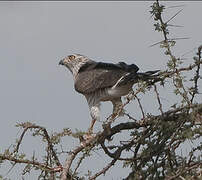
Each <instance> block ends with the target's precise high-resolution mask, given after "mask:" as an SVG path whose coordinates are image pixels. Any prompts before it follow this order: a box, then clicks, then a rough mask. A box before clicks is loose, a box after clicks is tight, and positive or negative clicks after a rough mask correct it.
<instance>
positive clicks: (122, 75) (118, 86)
mask: <svg viewBox="0 0 202 180" xmlns="http://www.w3.org/2000/svg"><path fill="white" fill-rule="evenodd" d="M59 64H60V65H64V66H65V67H67V68H68V69H69V70H70V71H71V73H72V74H73V78H74V88H75V90H76V91H77V92H79V93H81V94H83V95H84V96H85V97H86V100H87V102H88V106H89V109H90V115H91V117H92V121H91V125H90V128H89V132H92V130H93V125H94V123H95V121H96V120H99V119H100V114H99V113H100V102H101V101H111V102H112V104H113V114H116V113H117V112H118V111H119V110H120V107H122V101H121V96H125V95H127V94H128V93H129V92H130V91H131V90H132V86H133V85H134V84H135V83H137V82H138V81H139V80H143V81H147V80H149V79H152V78H153V77H154V74H155V73H156V72H158V70H157V71H147V72H145V73H138V72H137V71H138V70H139V68H138V67H137V66H136V65H135V64H131V65H128V64H126V63H125V62H119V63H117V64H113V63H104V62H96V61H94V60H91V59H89V58H88V57H86V56H83V55H80V54H72V55H69V56H67V57H65V58H64V59H62V60H61V61H60V62H59Z"/></svg>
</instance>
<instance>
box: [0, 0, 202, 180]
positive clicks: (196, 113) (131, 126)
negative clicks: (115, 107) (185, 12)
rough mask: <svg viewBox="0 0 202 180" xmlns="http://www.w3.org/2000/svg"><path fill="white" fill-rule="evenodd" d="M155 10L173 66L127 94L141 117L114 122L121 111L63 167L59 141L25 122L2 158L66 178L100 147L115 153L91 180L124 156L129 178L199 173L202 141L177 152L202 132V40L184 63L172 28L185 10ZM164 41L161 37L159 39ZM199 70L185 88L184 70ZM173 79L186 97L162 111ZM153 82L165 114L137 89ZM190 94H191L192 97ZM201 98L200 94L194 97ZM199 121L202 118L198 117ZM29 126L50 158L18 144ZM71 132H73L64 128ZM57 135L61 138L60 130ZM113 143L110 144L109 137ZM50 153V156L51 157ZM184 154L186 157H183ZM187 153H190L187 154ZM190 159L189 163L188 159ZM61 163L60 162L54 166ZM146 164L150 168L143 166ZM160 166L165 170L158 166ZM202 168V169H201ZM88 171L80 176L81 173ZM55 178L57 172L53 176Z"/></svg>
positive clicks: (72, 178) (70, 179)
mask: <svg viewBox="0 0 202 180" xmlns="http://www.w3.org/2000/svg"><path fill="white" fill-rule="evenodd" d="M152 8H153V10H152V11H151V13H152V14H153V15H154V19H155V21H158V22H159V24H158V23H157V24H155V27H156V28H157V29H158V30H159V31H160V32H162V33H163V37H164V40H163V41H161V42H160V45H161V46H162V47H163V48H165V49H166V52H165V54H166V55H168V57H169V58H170V61H169V63H168V64H169V65H168V70H165V71H161V72H159V73H158V74H157V75H156V77H157V78H156V79H154V80H151V81H148V82H146V83H139V85H138V87H137V89H136V90H135V91H134V92H133V93H131V94H129V95H128V96H127V100H126V102H125V103H124V104H123V107H121V108H120V111H121V110H122V109H123V108H124V107H125V106H126V105H127V104H129V103H130V102H131V100H134V99H136V100H137V102H138V105H139V107H140V110H141V114H142V117H143V118H142V119H141V120H137V119H136V118H134V117H132V116H130V115H129V114H127V113H125V115H126V116H127V117H128V118H129V120H132V122H130V121H129V122H124V123H119V124H117V125H114V126H113V122H114V119H116V118H117V117H118V115H119V112H118V113H117V115H116V116H115V117H114V119H112V120H110V121H109V122H107V123H106V124H104V125H103V130H102V131H101V132H98V133H97V134H95V136H92V137H91V138H90V139H88V140H86V141H84V142H82V143H81V144H80V145H79V146H77V147H76V148H74V149H73V150H71V151H68V153H66V154H67V158H66V160H65V163H64V165H63V167H62V165H61V163H60V160H59V157H58V155H60V154H61V153H58V152H57V149H56V148H55V144H54V141H53V140H52V138H51V136H50V135H49V134H48V131H47V130H46V128H44V127H41V126H37V125H35V124H32V123H22V124H19V125H18V126H20V127H23V132H22V134H21V135H20V138H19V140H18V142H17V145H16V146H15V148H14V150H13V152H9V151H7V152H5V153H4V154H0V163H1V161H4V160H8V161H10V162H14V163H16V164H17V163H23V164H27V165H32V166H33V167H37V168H38V169H40V170H41V171H42V172H43V171H45V172H46V173H47V172H48V173H50V174H51V173H61V174H60V179H61V180H75V179H78V180H80V178H78V177H77V176H76V175H77V173H78V172H77V171H78V170H79V167H80V166H81V164H82V162H83V159H84V158H86V156H87V154H88V153H86V152H87V151H92V150H93V149H94V148H95V147H98V148H97V149H99V150H102V151H103V152H104V154H105V155H107V156H108V157H110V158H111V162H109V163H108V164H107V165H106V166H105V167H104V168H102V169H101V170H99V171H98V172H96V173H95V174H94V175H92V174H91V175H90V176H88V177H89V179H90V180H94V179H96V178H97V177H99V176H100V175H103V174H105V173H106V172H107V171H108V170H109V169H110V168H112V167H113V166H114V165H115V163H116V162H117V161H123V162H125V163H124V166H130V167H131V169H132V172H131V173H130V174H129V175H128V177H127V178H126V179H129V178H130V177H133V178H136V179H146V178H148V177H151V178H150V179H153V178H156V179H158V178H162V177H164V178H167V179H169V180H171V179H176V178H178V177H181V179H183V176H185V175H186V174H187V173H189V174H191V175H192V177H195V176H196V174H197V173H196V171H195V170H196V169H197V168H202V162H201V160H200V159H199V160H196V156H195V155H194V152H196V151H197V150H198V151H200V150H202V145H198V146H197V147H196V148H195V149H194V150H193V151H192V153H190V156H189V157H181V156H179V155H177V154H176V153H175V150H176V149H177V148H178V147H179V146H180V145H181V144H182V143H183V142H185V140H187V139H191V140H195V139H197V138H199V137H200V136H201V135H202V134H201V128H200V126H201V123H202V104H201V102H199V103H195V104H193V100H194V98H195V96H196V94H197V93H198V88H199V86H198V84H199V80H200V68H201V64H202V60H201V50H202V45H201V46H200V47H199V48H198V52H197V56H198V57H197V58H196V59H195V63H193V64H191V65H189V66H188V67H181V68H179V60H180V59H179V58H176V57H175V56H174V55H173V52H172V51H171V47H172V46H173V43H174V44H175V40H177V39H178V38H169V37H168V34H169V31H168V29H167V27H168V26H169V25H168V22H169V21H171V20H172V19H173V18H175V17H176V16H177V15H178V14H179V13H180V12H181V10H180V11H178V12H177V13H176V14H175V15H173V16H172V17H171V18H170V19H169V20H167V21H165V22H164V20H163V18H162V12H163V9H164V7H163V6H161V5H160V3H159V1H158V0H156V2H155V3H154V5H153V7H152ZM156 44H159V43H156ZM195 68H196V71H195V76H194V78H193V81H194V87H193V88H192V89H191V91H189V92H188V90H187V89H186V88H185V87H186V86H185V85H184V81H183V78H182V76H181V72H186V71H191V70H194V69H195ZM167 79H172V83H173V84H174V86H175V88H176V89H178V90H179V95H181V97H182V99H183V101H184V102H186V103H184V102H182V103H181V105H180V106H179V107H175V108H174V109H169V110H168V111H165V112H164V111H163V104H162V102H161V99H160V91H159V90H158V86H157V85H158V84H157V83H158V82H160V85H164V84H165V80H167ZM152 86H153V87H154V92H155V94H156V99H157V101H158V104H159V110H160V115H152V114H146V113H145V111H144V107H143V106H142V104H141V102H140V99H139V98H138V96H137V95H138V94H139V93H142V92H145V91H146V89H147V90H148V89H150V88H151V87H152ZM190 96H191V97H190ZM195 99H196V98H195ZM196 122H197V123H196ZM28 130H35V134H37V135H40V136H42V137H43V140H45V141H46V142H47V148H46V151H47V154H48V155H47V158H46V160H45V162H39V161H38V160H37V159H35V158H34V157H33V158H32V160H28V159H25V158H24V157H23V158H22V157H20V155H19V149H20V145H21V144H22V141H23V138H24V137H25V134H26V133H27V131H28ZM123 131H125V132H129V133H130V138H129V139H124V141H120V142H119V144H118V145H116V143H115V142H114V141H113V137H114V136H116V135H119V134H120V135H122V132H123ZM65 135H70V134H68V133H67V134H65ZM65 135H63V136H65ZM58 137H59V138H61V137H62V136H60V135H59V134H58ZM107 142H108V143H111V144H112V145H111V146H110V145H109V146H108V145H106V143H107ZM126 152H132V155H131V154H130V155H128V156H127V157H124V154H125V153H126ZM81 153H82V156H81V158H80V159H79V160H78V161H77V164H76V163H75V161H76V159H77V157H78V155H79V154H81ZM48 156H51V157H48ZM52 157H53V159H54V163H53V164H52V163H50V162H48V160H49V159H48V158H50V159H51V158H52ZM183 158H184V159H183ZM186 158H187V159H186ZM185 162H188V163H185ZM74 164H76V167H75V169H74V171H73V173H72V169H73V168H72V166H73V165H74ZM54 165H56V167H53V166H54ZM144 169H146V170H144ZM159 169H161V171H159ZM200 173H201V172H200ZM82 178H83V177H81V179H82ZM53 179H54V176H53Z"/></svg>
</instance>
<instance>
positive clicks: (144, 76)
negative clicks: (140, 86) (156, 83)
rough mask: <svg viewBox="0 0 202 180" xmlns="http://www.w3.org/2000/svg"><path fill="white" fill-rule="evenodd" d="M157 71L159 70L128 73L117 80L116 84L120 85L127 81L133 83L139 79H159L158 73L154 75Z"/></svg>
mask: <svg viewBox="0 0 202 180" xmlns="http://www.w3.org/2000/svg"><path fill="white" fill-rule="evenodd" d="M159 71H160V70H156V71H147V72H144V73H128V74H126V75H125V76H124V77H123V78H122V79H121V80H120V81H119V83H118V84H117V85H119V86H121V85H125V84H128V83H134V84H135V83H137V82H138V81H139V80H142V81H148V80H155V79H159V78H158V75H156V73H157V72H159Z"/></svg>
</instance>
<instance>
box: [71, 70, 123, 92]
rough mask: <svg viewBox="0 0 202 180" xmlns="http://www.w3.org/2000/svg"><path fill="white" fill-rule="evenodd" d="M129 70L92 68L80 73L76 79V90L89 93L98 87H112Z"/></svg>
mask: <svg viewBox="0 0 202 180" xmlns="http://www.w3.org/2000/svg"><path fill="white" fill-rule="evenodd" d="M125 74H127V72H125V71H123V70H121V69H114V70H113V69H102V68H100V69H91V70H88V71H82V72H80V73H78V75H77V77H76V79H75V84H74V86H75V90H76V91H77V92H80V93H82V94H88V93H92V92H95V91H97V90H98V89H103V88H108V87H112V86H113V85H115V84H116V82H117V81H118V80H119V79H120V78H121V77H122V76H123V75H125Z"/></svg>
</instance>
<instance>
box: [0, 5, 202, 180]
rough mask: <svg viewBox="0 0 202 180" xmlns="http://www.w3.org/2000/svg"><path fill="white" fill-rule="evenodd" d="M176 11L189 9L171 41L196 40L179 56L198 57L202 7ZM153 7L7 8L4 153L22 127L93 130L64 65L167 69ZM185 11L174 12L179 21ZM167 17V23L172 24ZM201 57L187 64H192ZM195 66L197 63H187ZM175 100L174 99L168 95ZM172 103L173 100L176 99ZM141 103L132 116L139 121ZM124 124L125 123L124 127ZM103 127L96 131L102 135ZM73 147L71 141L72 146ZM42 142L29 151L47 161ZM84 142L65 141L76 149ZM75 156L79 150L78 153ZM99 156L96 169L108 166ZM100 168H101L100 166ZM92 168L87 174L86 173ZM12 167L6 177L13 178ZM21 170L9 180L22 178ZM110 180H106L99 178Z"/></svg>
mask: <svg viewBox="0 0 202 180" xmlns="http://www.w3.org/2000/svg"><path fill="white" fill-rule="evenodd" d="M164 4H167V5H169V6H173V5H185V6H184V7H182V8H183V9H184V10H183V11H182V12H181V13H180V14H179V15H178V16H177V17H176V18H175V19H174V20H173V21H172V24H176V25H182V26H184V27H182V28H171V37H174V38H175V37H190V39H188V40H181V41H179V42H178V43H177V45H176V51H175V52H176V55H177V56H181V55H182V54H184V53H186V52H189V51H191V50H193V49H194V48H195V47H198V46H199V45H200V44H201V39H202V38H201V37H202V36H201V32H202V21H201V16H202V11H201V9H202V3H201V2H187V1H186V2H182V1H178V2H164ZM150 5H152V2H150V1H149V2H39V1H35V2H25V1H22V2H8V1H7V2H0V27H1V28H0V51H1V53H0V119H1V122H2V123H1V126H0V152H2V150H3V149H5V148H7V147H9V145H10V144H11V143H14V142H15V138H16V137H17V136H19V135H20V131H19V130H18V129H17V128H15V124H16V123H17V122H24V121H31V122H33V123H36V124H39V125H42V126H44V127H47V129H48V130H49V132H50V133H51V132H54V131H59V130H61V129H62V128H64V127H70V128H72V129H73V130H75V128H77V129H82V130H86V129H87V128H88V127H89V124H90V116H89V111H88V106H87V103H86V100H85V99H84V97H83V96H81V95H80V94H78V93H76V92H75V91H74V89H73V80H72V76H71V74H70V72H68V71H67V70H66V69H65V68H63V67H61V66H58V62H59V60H60V59H61V58H63V57H64V56H66V55H69V54H71V53H80V54H84V55H86V56H89V57H90V58H92V59H94V60H97V61H105V62H118V61H125V62H127V63H135V64H137V65H138V66H139V67H140V71H147V70H155V69H162V70H164V69H165V65H166V63H167V57H166V56H164V54H163V51H162V49H160V48H159V46H158V45H157V46H154V47H149V46H150V45H151V44H153V43H155V42H158V41H160V40H162V35H160V34H159V33H157V32H155V31H154V27H153V23H154V21H153V20H152V18H150V17H151V15H150V13H149V10H151V9H150ZM179 9H181V8H170V9H168V10H167V11H166V12H167V15H168V16H167V17H171V16H172V15H174V14H175V13H176V12H177V11H178V10H179ZM167 17H166V18H167ZM193 54H194V51H192V52H191V53H188V54H187V55H186V56H185V57H186V58H191V57H192V56H193ZM185 61H186V63H187V64H189V63H191V60H190V59H187V60H185ZM166 93H168V94H166ZM166 93H165V90H163V91H162V95H161V96H162V98H163V102H164V103H165V108H166V107H168V106H169V105H170V104H173V103H174V101H175V98H174V97H172V96H171V97H169V94H171V93H172V92H169V91H167V92H166ZM168 97H169V98H168ZM143 100H144V102H143V103H144V105H145V107H146V110H147V111H148V112H155V113H158V112H156V109H157V108H156V106H157V105H155V103H154V105H152V104H151V97H149V96H148V95H147V96H145V97H144V98H143ZM134 106H135V103H131V104H130V105H129V106H128V107H127V108H126V109H127V111H128V112H130V113H131V114H133V115H137V117H138V114H137V113H136V112H135V111H134V109H135V107H134ZM111 110H112V109H111V104H110V103H104V106H102V120H104V118H105V117H107V116H108V115H109V114H110V113H111ZM124 119H125V118H122V119H120V120H124ZM100 129H101V123H97V124H96V128H95V130H96V131H99V130H100ZM66 140H67V139H66ZM38 142H41V141H39V139H37V140H35V139H33V138H26V139H25V142H24V144H23V147H24V152H26V153H29V154H30V155H32V152H33V151H35V153H36V154H37V153H38V154H40V152H41V149H40V148H41V146H40V143H38ZM77 144H78V140H71V139H70V140H68V143H67V142H64V147H65V146H67V148H68V149H69V148H70V147H71V145H73V146H76V145H77ZM70 149H71V148H70ZM101 156H102V158H101V157H100V156H95V158H97V162H96V166H95V163H94V162H92V161H90V162H89V163H88V165H89V167H91V168H93V167H94V168H95V170H96V169H97V168H98V167H101V166H102V165H103V164H105V163H106V161H105V160H103V158H104V157H105V156H104V155H101ZM97 166H98V167H97ZM119 167H120V169H118V172H117V168H112V169H111V170H110V171H109V173H107V174H106V177H105V178H106V179H113V180H115V179H120V178H121V177H125V176H126V175H127V173H128V171H127V170H126V169H122V168H121V164H120V165H119ZM82 168H83V169H86V168H85V167H82ZM5 169H6V168H5V167H2V168H1V169H0V174H2V175H5V174H6V172H5ZM16 172H17V171H16V169H14V170H12V171H11V173H10V174H9V175H6V176H5V177H11V179H12V180H15V179H20V178H21V176H20V175H19V174H18V175H16ZM25 179H29V180H32V179H34V177H33V178H31V177H27V176H26V177H25ZM98 179H100V180H101V179H103V178H98Z"/></svg>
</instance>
